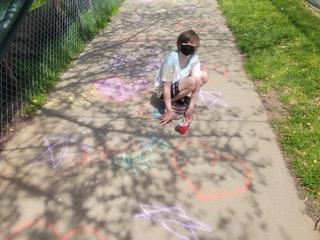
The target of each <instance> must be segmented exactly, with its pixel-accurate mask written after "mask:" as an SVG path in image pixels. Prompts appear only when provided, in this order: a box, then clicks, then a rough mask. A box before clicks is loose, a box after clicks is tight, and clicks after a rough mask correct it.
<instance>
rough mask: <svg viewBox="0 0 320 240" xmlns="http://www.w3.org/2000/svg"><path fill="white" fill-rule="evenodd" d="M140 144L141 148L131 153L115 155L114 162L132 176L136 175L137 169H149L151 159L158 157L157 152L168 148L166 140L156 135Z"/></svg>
mask: <svg viewBox="0 0 320 240" xmlns="http://www.w3.org/2000/svg"><path fill="white" fill-rule="evenodd" d="M141 145H142V148H141V149H140V150H138V151H137V152H134V153H133V154H128V153H122V154H118V155H117V156H116V157H115V164H117V165H118V166H120V167H122V168H123V169H125V170H126V171H128V172H129V173H130V174H131V175H132V176H136V175H137V169H139V170H141V171H147V170H150V169H151V166H152V161H155V160H157V159H158V158H159V155H158V154H157V153H162V152H164V151H165V150H166V149H168V148H169V145H168V143H167V142H165V141H164V140H162V139H159V138H156V137H152V138H151V139H148V140H147V141H144V142H142V143H141ZM155 151H156V152H157V153H155Z"/></svg>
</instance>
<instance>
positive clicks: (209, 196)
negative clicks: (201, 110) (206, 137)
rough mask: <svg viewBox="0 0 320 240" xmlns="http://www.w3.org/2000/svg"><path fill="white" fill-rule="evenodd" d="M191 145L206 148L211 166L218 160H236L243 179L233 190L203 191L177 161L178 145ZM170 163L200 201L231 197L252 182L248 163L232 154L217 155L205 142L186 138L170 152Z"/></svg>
mask: <svg viewBox="0 0 320 240" xmlns="http://www.w3.org/2000/svg"><path fill="white" fill-rule="evenodd" d="M191 145H198V146H199V147H201V148H203V149H204V150H207V152H208V153H209V154H210V155H211V157H212V159H211V161H210V163H211V166H215V165H217V164H218V163H219V161H220V160H230V161H236V162H237V164H239V165H240V166H241V168H242V170H243V173H244V178H245V179H244V181H243V182H241V184H240V185H239V186H238V187H236V188H235V189H234V190H231V191H222V192H214V193H204V192H202V191H201V189H200V188H199V187H198V186H197V185H196V184H195V183H194V182H193V181H192V180H191V179H190V178H189V177H188V176H187V174H186V173H185V172H184V171H183V170H182V169H181V167H180V166H179V164H178V162H177V152H179V150H180V146H191ZM171 165H172V167H173V168H174V170H175V171H176V172H177V173H178V175H179V176H180V177H181V178H182V179H183V180H184V181H185V182H186V184H187V185H188V187H189V188H190V189H191V191H192V192H193V193H194V194H195V195H196V196H197V198H198V199H199V200H201V201H209V200H216V199H225V198H231V197H235V196H238V195H240V194H241V193H244V192H246V191H248V188H249V186H250V185H251V184H252V179H253V177H252V169H251V167H250V165H248V164H247V163H246V162H245V161H244V160H242V159H239V158H237V157H234V156H232V155H231V154H223V155H222V156H218V155H217V154H216V152H215V151H214V150H213V149H211V148H210V147H208V146H207V145H206V144H202V143H200V142H198V141H197V142H195V141H192V140H188V141H185V142H182V143H181V144H180V145H179V146H177V147H176V150H175V151H173V152H172V154H171Z"/></svg>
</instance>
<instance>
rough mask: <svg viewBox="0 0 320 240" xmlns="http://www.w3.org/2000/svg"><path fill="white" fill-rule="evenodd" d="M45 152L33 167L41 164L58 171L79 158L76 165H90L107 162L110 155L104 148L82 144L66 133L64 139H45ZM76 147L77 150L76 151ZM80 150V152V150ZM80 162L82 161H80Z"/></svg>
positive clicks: (35, 161)
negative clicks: (62, 165) (67, 162)
mask: <svg viewBox="0 0 320 240" xmlns="http://www.w3.org/2000/svg"><path fill="white" fill-rule="evenodd" d="M44 147H45V150H44V151H43V152H42V153H41V154H39V155H38V157H37V158H36V159H35V160H34V161H33V162H32V163H31V166H36V165H39V164H45V163H46V164H50V165H51V166H52V168H54V169H56V168H58V167H59V166H61V164H62V163H63V162H65V161H67V160H72V159H73V157H74V156H77V155H78V157H77V161H76V162H73V164H74V165H88V164H90V163H92V162H98V161H102V162H103V161H106V160H107V159H108V153H107V151H106V150H104V149H103V148H102V147H93V146H90V145H88V144H84V143H80V142H79V141H77V140H75V139H73V138H71V137H70V135H69V134H68V133H64V135H63V136H62V137H47V136H45V137H44ZM73 147H76V148H77V150H74V149H73ZM79 149H80V150H79ZM79 160H80V161H79Z"/></svg>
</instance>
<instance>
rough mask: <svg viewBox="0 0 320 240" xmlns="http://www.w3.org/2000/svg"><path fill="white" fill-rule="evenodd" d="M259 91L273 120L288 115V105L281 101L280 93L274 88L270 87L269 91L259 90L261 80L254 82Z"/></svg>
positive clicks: (270, 118)
mask: <svg viewBox="0 0 320 240" xmlns="http://www.w3.org/2000/svg"><path fill="white" fill-rule="evenodd" d="M253 83H254V85H255V88H256V92H258V94H259V96H260V99H261V101H262V103H263V105H264V107H265V109H266V111H267V115H268V119H269V120H271V121H274V120H281V119H283V118H285V117H287V115H288V112H287V109H286V107H285V106H284V105H283V104H282V103H281V102H280V101H279V99H278V94H277V93H276V91H275V90H274V89H272V88H269V89H268V91H267V92H259V90H258V89H259V87H260V84H261V82H259V81H254V82H253Z"/></svg>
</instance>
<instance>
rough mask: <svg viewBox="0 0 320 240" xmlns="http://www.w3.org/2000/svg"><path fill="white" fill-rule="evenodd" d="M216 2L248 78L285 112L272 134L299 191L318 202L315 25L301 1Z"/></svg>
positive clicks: (318, 39) (318, 40)
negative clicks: (243, 60) (273, 93)
mask: <svg viewBox="0 0 320 240" xmlns="http://www.w3.org/2000/svg"><path fill="white" fill-rule="evenodd" d="M218 1H219V4H220V6H221V8H222V10H223V12H224V14H225V16H226V17H227V22H228V25H229V27H230V28H231V30H232V31H233V32H234V35H235V38H236V41H237V43H238V46H239V47H240V49H241V50H242V51H243V52H244V53H245V55H246V63H245V68H246V70H247V72H248V74H249V75H250V77H251V78H252V79H253V80H255V81H259V83H260V84H261V85H262V86H263V87H262V89H263V90H265V91H268V89H269V88H273V89H275V90H276V91H277V93H278V96H279V99H280V100H281V102H282V104H283V105H284V106H285V107H286V108H287V109H288V115H287V116H284V117H283V118H282V119H281V120H278V121H277V122H276V123H275V124H274V126H275V129H276V132H277V133H278V134H279V138H280V143H281V145H282V148H283V149H284V151H285V153H286V154H287V155H288V156H289V159H290V164H291V167H292V169H293V172H294V174H295V175H296V176H297V178H298V179H299V183H300V185H301V186H302V187H303V188H304V189H306V191H307V194H308V196H309V197H311V198H313V200H319V199H320V19H319V18H318V17H317V16H316V15H314V14H313V13H312V12H311V11H310V10H309V9H308V8H307V7H306V5H305V4H304V1H302V0H259V1H256V0H218ZM317 211H319V213H320V210H319V209H318V210H317Z"/></svg>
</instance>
